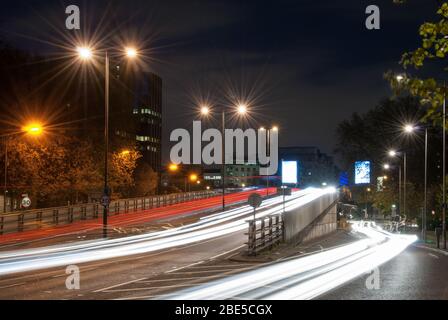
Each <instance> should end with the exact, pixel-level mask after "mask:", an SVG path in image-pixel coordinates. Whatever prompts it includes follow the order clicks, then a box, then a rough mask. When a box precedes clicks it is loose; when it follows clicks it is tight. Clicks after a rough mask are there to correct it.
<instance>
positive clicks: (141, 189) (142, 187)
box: [135, 161, 159, 196]
mask: <svg viewBox="0 0 448 320" xmlns="http://www.w3.org/2000/svg"><path fill="white" fill-rule="evenodd" d="M158 183H159V182H158V175H157V173H156V172H155V171H154V170H153V169H152V168H151V166H150V165H149V164H147V163H146V162H144V161H140V163H139V165H138V166H137V169H136V170H135V195H137V196H149V195H153V194H155V192H156V190H157V185H158Z"/></svg>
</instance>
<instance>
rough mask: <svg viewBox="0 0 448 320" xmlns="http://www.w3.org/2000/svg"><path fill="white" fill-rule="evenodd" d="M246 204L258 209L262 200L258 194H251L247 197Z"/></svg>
mask: <svg viewBox="0 0 448 320" xmlns="http://www.w3.org/2000/svg"><path fill="white" fill-rule="evenodd" d="M248 202H249V205H250V206H251V207H252V208H258V207H259V206H261V203H262V202H263V198H262V197H261V196H260V195H259V194H258V193H252V194H251V195H250V196H249V199H248Z"/></svg>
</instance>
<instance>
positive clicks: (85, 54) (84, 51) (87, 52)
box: [76, 47, 93, 60]
mask: <svg viewBox="0 0 448 320" xmlns="http://www.w3.org/2000/svg"><path fill="white" fill-rule="evenodd" d="M76 51H78V54H79V57H80V58H81V59H82V60H89V59H90V58H92V55H93V54H92V50H91V49H90V48H88V47H78V48H77V49H76Z"/></svg>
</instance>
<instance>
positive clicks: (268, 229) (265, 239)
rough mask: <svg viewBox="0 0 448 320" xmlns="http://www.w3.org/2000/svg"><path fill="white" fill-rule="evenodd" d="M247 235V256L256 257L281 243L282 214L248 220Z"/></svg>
mask: <svg viewBox="0 0 448 320" xmlns="http://www.w3.org/2000/svg"><path fill="white" fill-rule="evenodd" d="M247 235H248V236H249V241H248V243H247V248H248V254H249V255H257V254H258V253H259V252H260V251H262V250H265V249H267V248H272V247H273V246H275V245H276V244H278V243H280V242H282V241H283V216H282V214H278V215H272V216H268V217H263V218H259V219H255V220H250V221H249V232H248V233H247Z"/></svg>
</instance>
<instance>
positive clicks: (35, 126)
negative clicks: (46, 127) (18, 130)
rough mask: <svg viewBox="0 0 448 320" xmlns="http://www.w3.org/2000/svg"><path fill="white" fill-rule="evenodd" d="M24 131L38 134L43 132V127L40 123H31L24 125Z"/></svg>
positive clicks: (34, 134)
mask: <svg viewBox="0 0 448 320" xmlns="http://www.w3.org/2000/svg"><path fill="white" fill-rule="evenodd" d="M23 131H24V132H26V133H28V134H30V135H33V136H38V135H41V134H42V132H43V128H42V126H41V125H39V124H30V125H28V126H26V127H24V128H23Z"/></svg>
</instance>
